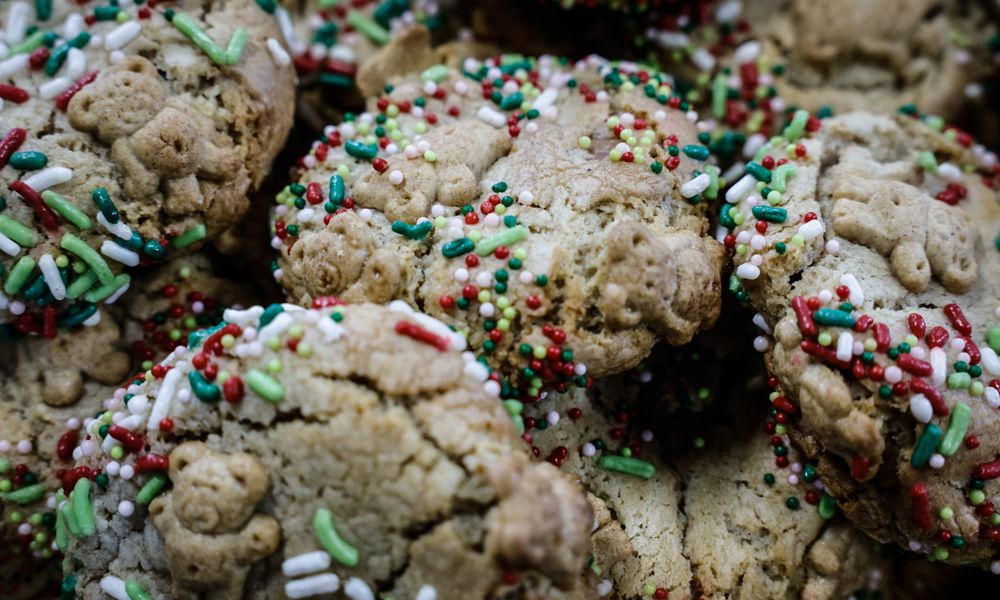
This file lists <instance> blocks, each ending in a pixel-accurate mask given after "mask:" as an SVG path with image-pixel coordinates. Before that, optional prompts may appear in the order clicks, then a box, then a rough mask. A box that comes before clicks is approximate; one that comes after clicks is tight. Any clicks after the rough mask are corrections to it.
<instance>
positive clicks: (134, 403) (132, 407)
mask: <svg viewBox="0 0 1000 600" xmlns="http://www.w3.org/2000/svg"><path fill="white" fill-rule="evenodd" d="M147 408H149V396H147V395H146V394H138V395H136V396H132V399H131V400H129V401H128V411H129V412H130V413H132V414H133V415H136V416H139V415H144V414H146V409H147ZM74 429H75V428H74Z"/></svg>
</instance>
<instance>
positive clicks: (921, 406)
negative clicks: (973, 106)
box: [724, 113, 1000, 568]
mask: <svg viewBox="0 0 1000 600" xmlns="http://www.w3.org/2000/svg"><path fill="white" fill-rule="evenodd" d="M815 125H818V130H816V131H813V132H812V133H809V132H806V133H805V136H804V137H798V136H797V132H794V131H791V130H786V139H783V138H779V139H778V142H777V143H774V144H772V145H771V146H767V147H764V148H762V149H761V151H760V152H759V153H758V156H756V157H755V161H753V162H751V163H748V166H747V171H748V174H747V175H746V176H745V177H744V179H743V180H741V181H740V182H737V183H735V184H734V185H733V187H732V188H730V190H729V191H728V192H727V200H729V201H730V202H733V203H734V204H731V205H729V206H728V207H727V208H726V209H724V213H725V215H726V216H727V217H728V218H729V219H730V223H729V224H730V225H731V226H733V227H734V231H733V233H732V234H731V235H730V240H729V242H730V243H731V245H733V246H734V247H736V248H737V250H738V252H739V254H738V255H737V259H736V262H737V263H738V264H737V267H736V275H737V278H742V280H741V281H742V286H743V288H745V292H746V293H747V294H748V295H749V298H750V300H751V301H752V302H753V304H754V306H755V307H757V308H758V309H759V310H760V311H761V312H762V314H763V317H764V321H765V322H766V323H767V324H768V325H769V326H770V327H772V328H773V336H774V339H773V343H772V344H771V345H770V349H769V350H768V359H769V365H770V367H771V368H772V369H773V371H774V373H775V374H776V375H777V376H778V377H779V378H780V380H781V383H782V385H783V386H784V387H785V388H786V391H787V392H788V395H789V397H790V398H792V400H793V401H794V403H795V405H796V406H797V408H795V411H800V413H799V414H800V415H801V418H800V419H798V418H797V419H796V423H795V428H794V431H795V432H796V435H797V436H799V442H800V443H801V444H802V446H803V447H804V448H805V449H806V450H807V451H809V452H810V453H811V454H813V455H814V456H818V457H822V460H821V462H820V470H821V472H822V473H823V476H824V481H826V483H827V485H828V487H829V488H830V490H831V493H833V494H834V495H835V496H837V498H838V501H839V502H840V503H841V505H842V506H843V507H844V510H845V512H846V513H847V515H848V516H849V517H850V518H851V519H852V520H853V521H854V522H855V523H856V524H858V525H859V526H860V527H862V528H863V529H865V530H866V531H868V532H869V533H870V534H871V535H873V536H875V537H876V538H878V539H880V540H882V541H886V542H888V541H893V542H895V543H897V544H899V545H900V546H903V547H907V548H909V549H911V550H914V551H919V552H924V553H934V555H935V557H936V558H938V559H947V560H951V561H954V562H957V563H980V564H982V565H984V566H990V565H993V568H1000V562H997V559H998V558H1000V544H998V541H1000V529H998V521H997V519H994V518H993V516H992V515H993V510H992V506H993V502H995V501H996V499H997V494H998V493H1000V488H998V487H997V482H996V478H997V476H998V475H1000V470H998V468H997V467H995V466H994V465H995V464H996V463H995V461H996V460H997V457H998V456H1000V446H998V444H997V432H998V431H1000V414H998V409H1000V392H998V389H997V388H998V385H1000V383H998V382H1000V380H998V379H996V378H997V377H998V376H1000V360H997V358H996V356H997V355H996V352H997V351H998V350H1000V337H998V336H1000V329H998V328H997V326H998V325H1000V322H998V316H997V315H998V313H997V307H998V305H1000V287H998V283H997V282H998V278H997V275H998V273H1000V256H998V251H997V248H996V244H995V240H996V237H997V232H998V228H1000V205H998V203H997V196H996V192H995V187H996V184H997V181H996V171H995V164H996V157H995V156H994V155H992V154H990V153H988V152H986V151H985V150H984V149H983V148H982V147H980V146H976V145H974V144H973V143H972V142H971V141H970V140H969V138H968V137H967V136H963V135H962V134H960V133H956V132H954V131H950V132H949V131H945V132H941V131H939V130H937V129H935V127H934V126H935V125H936V123H935V122H934V121H933V120H932V121H930V122H923V121H922V120H920V119H917V118H915V117H911V116H906V115H901V114H900V115H895V116H891V117H890V116H876V115H871V114H866V113H851V114H847V115H843V116H840V117H835V118H832V119H827V120H824V121H822V123H819V122H816V123H815ZM813 129H816V128H815V127H814V128H813ZM799 132H801V130H799ZM788 135H791V136H792V138H793V139H791V140H789V139H787V136H788ZM789 142H791V143H789ZM786 152H787V153H786ZM779 163H782V164H779ZM779 170H781V171H783V173H782V175H781V176H780V177H779V176H778V174H779ZM779 179H780V180H781V181H779ZM758 181H759V182H760V183H758ZM779 184H780V186H779ZM776 187H780V188H782V189H780V191H779V190H777V189H775V188H776ZM765 188H766V189H765ZM762 193H763V194H765V195H767V197H768V200H767V201H765V200H763V199H762V197H761V194H762ZM737 287H739V285H738V284H737ZM766 345H767V344H765V346H766ZM939 532H944V533H939Z"/></svg>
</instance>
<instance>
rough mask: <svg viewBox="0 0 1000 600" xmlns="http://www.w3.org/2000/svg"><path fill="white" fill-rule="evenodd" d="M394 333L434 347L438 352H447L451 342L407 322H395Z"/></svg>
mask: <svg viewBox="0 0 1000 600" xmlns="http://www.w3.org/2000/svg"><path fill="white" fill-rule="evenodd" d="M396 333H398V334H400V335H405V336H406V337H409V338H412V339H414V340H416V341H418V342H421V343H424V344H427V345H428V346H434V347H435V348H437V349H438V350H439V351H440V352H445V351H447V350H448V348H449V346H450V345H451V341H450V340H449V339H448V338H446V337H444V336H439V335H436V334H434V333H431V332H430V331H428V330H426V329H423V328H422V327H418V326H417V325H414V324H413V323H410V322H408V321H399V322H397V323H396Z"/></svg>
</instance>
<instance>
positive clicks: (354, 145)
mask: <svg viewBox="0 0 1000 600" xmlns="http://www.w3.org/2000/svg"><path fill="white" fill-rule="evenodd" d="M344 149H345V150H347V153H348V154H349V155H351V156H353V157H354V158H359V159H364V160H371V159H373V158H375V156H376V155H377V154H378V146H376V145H375V144H365V143H363V142H359V141H357V140H348V141H347V143H346V144H344Z"/></svg>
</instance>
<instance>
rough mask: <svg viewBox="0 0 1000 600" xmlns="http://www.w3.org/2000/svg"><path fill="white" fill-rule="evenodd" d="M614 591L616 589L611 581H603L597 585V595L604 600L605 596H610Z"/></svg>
mask: <svg viewBox="0 0 1000 600" xmlns="http://www.w3.org/2000/svg"><path fill="white" fill-rule="evenodd" d="M613 589H615V584H614V583H612V582H611V580H610V579H602V580H601V581H600V582H599V583H598V584H597V595H598V596H601V597H602V598H603V597H604V596H607V595H608V594H610V593H611V590H613Z"/></svg>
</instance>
